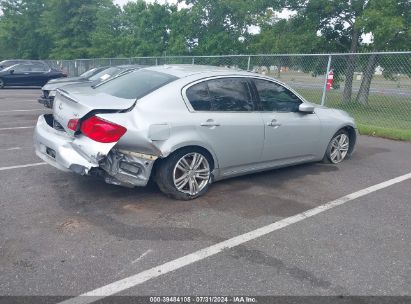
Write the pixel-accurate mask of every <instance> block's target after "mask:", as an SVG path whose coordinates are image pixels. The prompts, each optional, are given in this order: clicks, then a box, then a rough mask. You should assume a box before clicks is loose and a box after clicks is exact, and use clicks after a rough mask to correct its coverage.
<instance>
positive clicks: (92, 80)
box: [38, 65, 141, 108]
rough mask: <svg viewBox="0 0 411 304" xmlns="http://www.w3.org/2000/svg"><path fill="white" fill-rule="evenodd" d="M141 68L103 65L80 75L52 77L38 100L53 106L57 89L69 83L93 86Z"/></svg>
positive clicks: (47, 105) (45, 104)
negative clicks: (62, 77)
mask: <svg viewBox="0 0 411 304" xmlns="http://www.w3.org/2000/svg"><path fill="white" fill-rule="evenodd" d="M139 68H141V66H138V65H119V66H114V67H107V66H106V67H101V68H95V69H91V70H89V71H87V72H85V73H83V74H81V75H80V76H79V77H68V78H64V79H52V80H50V81H49V82H48V83H47V84H46V85H45V86H43V87H42V88H41V89H42V91H43V94H42V95H41V96H40V98H39V99H38V102H39V103H41V104H43V105H44V106H45V107H46V108H52V107H53V100H54V96H56V90H57V89H59V88H61V87H63V86H68V85H71V86H72V85H81V86H93V85H97V84H99V83H101V82H103V81H106V80H108V79H110V78H113V77H117V76H119V75H122V74H124V73H127V72H128V71H133V70H136V69H139Z"/></svg>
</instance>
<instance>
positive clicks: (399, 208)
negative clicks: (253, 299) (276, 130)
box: [0, 89, 411, 296]
mask: <svg viewBox="0 0 411 304" xmlns="http://www.w3.org/2000/svg"><path fill="white" fill-rule="evenodd" d="M39 95H40V90H38V89H37V90H35V89H27V90H24V89H19V90H16V89H7V90H1V91H0V117H1V119H0V155H1V158H0V181H1V182H0V189H1V191H0V207H1V212H0V231H1V233H0V269H1V271H0V295H3V296H4V295H11V296H14V295H55V296H77V295H80V294H83V293H86V292H88V291H92V290H95V289H97V288H100V287H104V286H107V285H108V284H111V283H115V282H118V281H119V280H122V279H124V278H128V277H130V276H133V275H136V274H139V273H141V272H143V271H146V270H150V269H152V268H153V267H156V266H159V265H163V264H164V263H166V262H169V261H172V260H175V259H177V258H181V257H185V256H187V255H189V254H191V253H193V252H196V251H198V250H201V249H203V248H208V247H210V246H212V245H214V244H217V243H220V242H224V241H225V240H228V239H231V238H234V237H237V236H239V235H242V234H245V233H247V232H250V231H253V230H255V229H258V228H260V227H265V226H267V225H270V224H272V223H275V222H278V221H280V220H284V219H287V218H290V217H292V216H295V215H297V214H300V213H302V212H304V211H307V210H310V209H313V208H315V207H318V206H320V205H323V204H327V203H328V202H331V201H333V200H336V199H338V198H340V197H344V196H346V195H349V194H351V193H354V192H357V191H359V190H362V189H365V188H368V187H370V186H373V185H376V184H379V183H382V182H385V181H387V180H391V179H394V178H397V177H399V176H403V175H405V174H409V173H410V172H411V157H410V156H411V143H406V142H396V141H391V140H385V139H380V138H372V137H365V136H361V137H360V138H359V144H358V146H357V150H356V152H355V154H354V155H353V156H352V158H351V159H350V160H348V161H345V162H343V163H342V164H340V165H325V164H319V163H314V164H306V165H301V166H295V167H291V168H285V169H279V170H273V171H269V172H265V173H260V174H254V175H248V176H244V177H239V178H235V179H231V180H226V181H221V182H218V183H216V184H214V185H212V187H211V188H210V190H209V192H208V193H207V194H206V195H205V196H204V197H202V198H199V199H197V200H194V201H188V202H181V201H174V200H170V199H168V198H166V197H165V196H164V195H162V194H161V193H160V192H159V190H158V189H157V188H156V187H155V186H150V187H147V188H136V189H125V188H121V187H117V186H112V185H107V184H104V183H103V182H102V181H99V180H95V179H93V178H89V177H80V176H77V175H75V174H70V173H63V172H60V171H58V170H57V169H55V168H53V167H51V166H48V165H43V164H38V163H41V162H42V161H41V160H40V159H39V158H37V157H36V155H35V154H34V152H33V147H32V133H33V126H34V124H35V122H36V119H37V117H38V115H40V114H41V113H45V112H47V110H46V109H45V108H43V107H42V106H41V105H40V104H38V103H37V101H36V99H37V97H38V96H39ZM32 164H35V165H34V166H31V165H32ZM36 164H37V165H36ZM26 165H30V166H26ZM410 189H411V179H409V178H408V179H405V180H403V181H401V182H396V183H394V184H392V185H389V186H386V187H384V188H382V189H379V190H376V191H369V192H370V193H369V194H366V195H362V196H361V197H359V198H355V199H350V200H347V201H346V202H344V203H343V204H340V205H339V206H336V207H335V208H332V209H329V210H327V211H324V212H320V213H318V214H316V215H314V216H310V217H306V218H302V219H301V220H299V221H297V222H295V223H292V224H289V225H286V226H284V228H282V229H277V230H275V231H273V232H271V233H267V234H264V235H262V236H260V237H256V238H253V239H251V240H250V241H248V242H242V243H240V244H239V245H238V246H235V247H233V248H226V249H224V250H222V251H221V252H218V253H216V254H212V255H210V256H208V257H205V258H201V259H199V260H198V261H195V262H191V263H189V262H187V263H186V264H184V263H185V262H182V264H181V265H182V266H181V265H180V266H181V267H177V268H176V269H175V270H174V271H170V272H167V271H163V270H162V269H163V268H161V269H159V271H160V273H159V274H157V275H156V276H154V275H152V276H151V277H148V278H149V279H148V280H145V281H141V282H140V281H138V280H134V281H132V283H131V285H130V288H125V289H123V290H121V291H120V292H119V293H118V294H120V295H146V296H152V295H158V296H164V295H169V296H171V295H207V296H210V295H296V296H298V295H361V296H367V295H374V296H375V295H381V296H386V295H391V296H406V295H408V296H411V246H410V244H411V233H410V231H411V190H410ZM367 193H368V192H367ZM182 261H185V259H183V260H182ZM164 269H165V268H164ZM161 271H163V272H164V273H161Z"/></svg>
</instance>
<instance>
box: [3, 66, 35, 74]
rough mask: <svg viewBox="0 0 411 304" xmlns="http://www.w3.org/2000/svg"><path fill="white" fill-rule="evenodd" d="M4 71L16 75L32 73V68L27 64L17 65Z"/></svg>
mask: <svg viewBox="0 0 411 304" xmlns="http://www.w3.org/2000/svg"><path fill="white" fill-rule="evenodd" d="M4 71H14V73H23V72H30V71H31V66H30V65H27V64H15V65H12V66H9V67H8V68H5V69H4Z"/></svg>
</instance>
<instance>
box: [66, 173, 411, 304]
mask: <svg viewBox="0 0 411 304" xmlns="http://www.w3.org/2000/svg"><path fill="white" fill-rule="evenodd" d="M410 178H411V173H408V174H405V175H402V176H398V177H396V178H393V179H390V180H387V181H385V182H382V183H380V184H376V185H374V186H371V187H368V188H365V189H362V190H359V191H357V192H354V193H351V194H348V195H346V196H343V197H341V198H339V199H336V200H334V201H331V202H328V203H326V204H324V205H321V206H318V207H316V208H313V209H310V210H307V211H305V212H302V213H299V214H297V215H294V216H291V217H288V218H285V219H282V220H280V221H278V222H275V223H273V224H270V225H268V226H264V227H261V228H258V229H256V230H253V231H251V232H248V233H245V234H242V235H239V236H236V237H233V238H231V239H228V240H226V241H223V242H220V243H217V244H215V245H212V246H210V247H206V248H204V249H201V250H198V251H196V252H193V253H191V254H188V255H186V256H183V257H181V258H178V259H175V260H172V261H170V262H167V263H165V264H162V265H160V266H157V267H154V268H151V269H148V270H146V271H143V272H140V273H138V274H135V275H133V276H130V277H127V278H125V279H122V280H119V281H116V282H113V283H111V284H108V285H106V286H103V287H100V288H97V289H94V290H92V291H89V292H86V293H84V294H82V295H80V296H78V297H75V298H71V299H68V300H66V301H63V302H61V303H60V304H85V303H92V302H95V301H98V300H100V299H102V298H105V297H108V296H111V295H114V294H116V293H119V292H121V291H123V290H126V289H129V288H131V287H135V286H137V285H140V284H142V283H144V282H146V281H148V280H151V279H154V278H156V277H159V276H162V275H164V274H166V273H168V272H172V271H174V270H177V269H180V268H182V267H184V266H187V265H190V264H193V263H196V262H198V261H201V260H204V259H206V258H208V257H210V256H213V255H216V254H218V253H220V252H222V251H223V250H226V249H228V248H233V247H236V246H238V245H241V244H243V243H245V242H248V241H251V240H254V239H256V238H259V237H262V236H264V235H266V234H268V233H271V232H273V231H276V230H279V229H281V228H284V227H287V226H289V225H292V224H295V223H297V222H300V221H302V220H305V219H307V218H310V217H312V216H314V215H317V214H320V213H322V212H324V211H327V210H329V209H332V208H335V207H337V206H340V205H342V204H345V203H347V202H349V201H352V200H354V199H357V198H360V197H362V196H364V195H367V194H369V193H372V192H375V191H377V190H380V189H384V188H387V187H389V186H392V185H394V184H397V183H400V182H402V181H405V180H407V179H410Z"/></svg>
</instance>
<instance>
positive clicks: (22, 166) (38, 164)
mask: <svg viewBox="0 0 411 304" xmlns="http://www.w3.org/2000/svg"><path fill="white" fill-rule="evenodd" d="M46 164H47V163H34V164H27V165H19V166H10V167H0V171H6V170H13V169H20V168H28V167H36V166H42V165H46Z"/></svg>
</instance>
